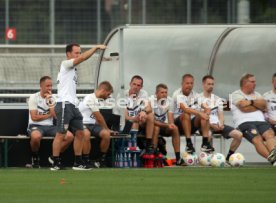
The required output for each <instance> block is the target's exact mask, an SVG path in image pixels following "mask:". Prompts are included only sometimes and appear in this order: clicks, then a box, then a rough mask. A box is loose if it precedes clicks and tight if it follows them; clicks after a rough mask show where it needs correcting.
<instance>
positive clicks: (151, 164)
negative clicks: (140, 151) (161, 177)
mask: <svg viewBox="0 0 276 203" xmlns="http://www.w3.org/2000/svg"><path fill="white" fill-rule="evenodd" d="M153 167H154V154H153V153H151V154H149V155H148V168H153Z"/></svg>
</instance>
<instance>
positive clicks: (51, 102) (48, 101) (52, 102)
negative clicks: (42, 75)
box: [46, 96, 57, 108]
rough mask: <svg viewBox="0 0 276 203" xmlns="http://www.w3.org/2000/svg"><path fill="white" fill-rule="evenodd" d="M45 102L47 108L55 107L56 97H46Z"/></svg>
mask: <svg viewBox="0 0 276 203" xmlns="http://www.w3.org/2000/svg"><path fill="white" fill-rule="evenodd" d="M46 104H47V106H48V107H49V108H52V107H55V106H56V104H57V102H56V99H55V98H54V97H52V96H48V97H46Z"/></svg>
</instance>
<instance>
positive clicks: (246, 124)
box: [231, 73, 276, 166]
mask: <svg viewBox="0 0 276 203" xmlns="http://www.w3.org/2000/svg"><path fill="white" fill-rule="evenodd" d="M255 87H256V79H255V76H254V75H253V74H249V73H247V74H244V75H243V76H242V78H241V80H240V89H239V90H236V91H235V92H233V93H232V108H231V110H232V113H233V121H234V124H235V127H238V128H239V129H240V130H241V131H242V132H243V136H244V137H245V138H246V139H247V140H248V141H249V142H251V143H252V144H253V145H254V146H255V148H256V151H257V152H258V153H259V154H260V155H261V156H262V157H264V158H265V159H267V160H268V161H269V162H270V163H271V164H273V165H275V166H276V164H275V163H276V141H275V134H274V131H273V130H272V129H271V126H270V124H269V123H267V122H266V121H265V117H264V114H263V111H265V110H266V108H267V107H266V101H265V100H264V98H263V97H262V96H261V95H260V94H259V93H258V92H256V91H255Z"/></svg>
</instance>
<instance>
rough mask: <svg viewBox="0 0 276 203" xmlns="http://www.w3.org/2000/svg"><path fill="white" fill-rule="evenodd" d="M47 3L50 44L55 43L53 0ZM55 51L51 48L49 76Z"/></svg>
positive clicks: (52, 73) (52, 68)
mask: <svg viewBox="0 0 276 203" xmlns="http://www.w3.org/2000/svg"><path fill="white" fill-rule="evenodd" d="M49 3H50V5H49V9H50V10H49V12H50V22H49V28H50V39H49V40H50V44H51V45H54V44H55V0H50V2H49ZM54 53H55V50H54V48H51V56H50V71H51V76H52V77H53V76H54V62H53V55H54Z"/></svg>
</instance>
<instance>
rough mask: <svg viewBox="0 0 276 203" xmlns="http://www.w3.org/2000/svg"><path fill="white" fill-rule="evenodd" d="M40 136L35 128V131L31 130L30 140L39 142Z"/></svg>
mask: <svg viewBox="0 0 276 203" xmlns="http://www.w3.org/2000/svg"><path fill="white" fill-rule="evenodd" d="M41 138H42V135H41V133H40V132H39V131H37V130H36V131H33V132H32V133H31V140H32V141H34V142H40V140H41Z"/></svg>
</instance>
